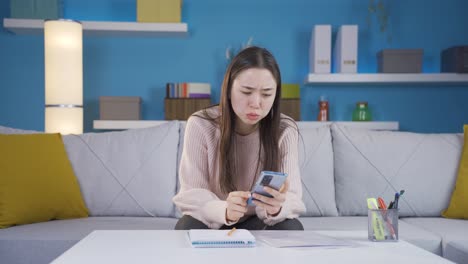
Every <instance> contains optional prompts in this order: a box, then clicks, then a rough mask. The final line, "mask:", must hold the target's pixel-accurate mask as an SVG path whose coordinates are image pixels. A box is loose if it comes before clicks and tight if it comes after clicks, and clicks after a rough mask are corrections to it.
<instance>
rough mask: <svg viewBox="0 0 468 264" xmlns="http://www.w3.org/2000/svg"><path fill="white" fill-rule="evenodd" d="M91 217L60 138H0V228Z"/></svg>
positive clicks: (51, 136)
mask: <svg viewBox="0 0 468 264" xmlns="http://www.w3.org/2000/svg"><path fill="white" fill-rule="evenodd" d="M87 216H88V209H87V208H86V205H85V203H84V201H83V198H82V196H81V191H80V186H79V184H78V181H77V179H76V177H75V174H74V172H73V168H72V166H71V164H70V161H69V160H68V156H67V153H66V151H65V146H64V144H63V141H62V136H61V135H60V134H27V135H19V134H15V135H3V134H0V228H6V227H9V226H13V225H22V224H30V223H36V222H43V221H48V220H52V219H69V218H80V217H87Z"/></svg>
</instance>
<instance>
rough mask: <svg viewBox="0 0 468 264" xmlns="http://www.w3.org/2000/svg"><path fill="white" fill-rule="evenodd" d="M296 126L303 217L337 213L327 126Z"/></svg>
mask: <svg viewBox="0 0 468 264" xmlns="http://www.w3.org/2000/svg"><path fill="white" fill-rule="evenodd" d="M298 127H299V132H300V135H299V147H298V152H299V166H300V169H301V178H302V200H303V201H304V204H305V206H306V209H307V211H306V212H305V213H304V214H303V216H337V215H338V211H337V209H336V203H335V183H334V178H333V150H332V144H331V134H330V126H329V125H325V124H324V125H322V126H319V127H316V124H314V123H312V122H300V123H298Z"/></svg>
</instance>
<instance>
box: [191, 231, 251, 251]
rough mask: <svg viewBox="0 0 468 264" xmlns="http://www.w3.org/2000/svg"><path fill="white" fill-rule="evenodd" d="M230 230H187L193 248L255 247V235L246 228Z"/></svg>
mask: <svg viewBox="0 0 468 264" xmlns="http://www.w3.org/2000/svg"><path fill="white" fill-rule="evenodd" d="M229 232H230V230H213V229H191V230H189V232H188V237H189V241H190V244H191V245H192V247H194V248H231V247H255V237H254V236H253V235H252V233H250V231H248V230H247V229H236V230H235V232H232V234H231V235H229V234H228V233H229Z"/></svg>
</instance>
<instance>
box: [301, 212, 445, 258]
mask: <svg viewBox="0 0 468 264" xmlns="http://www.w3.org/2000/svg"><path fill="white" fill-rule="evenodd" d="M299 220H300V221H301V223H302V225H303V226H304V229H305V230H338V231H343V230H344V231H356V230H362V231H364V232H367V216H339V217H301V218H299ZM398 234H399V239H402V240H405V241H407V242H410V243H411V244H413V245H416V246H418V247H420V248H423V249H425V250H428V251H430V252H432V253H434V254H437V255H439V256H440V255H442V248H441V237H440V236H439V235H436V234H434V233H432V232H429V231H426V230H425V229H423V228H420V227H417V226H415V225H412V224H409V223H406V222H403V221H399V222H398Z"/></svg>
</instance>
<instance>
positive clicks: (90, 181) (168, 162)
mask: <svg viewBox="0 0 468 264" xmlns="http://www.w3.org/2000/svg"><path fill="white" fill-rule="evenodd" d="M178 140H179V123H178V122H177V121H172V122H168V123H165V124H162V125H159V126H156V127H150V128H142V129H133V130H126V131H121V132H106V133H85V134H82V135H68V136H65V137H64V142H65V146H66V148H67V152H68V156H69V158H70V161H71V163H72V166H73V168H74V170H75V173H76V175H77V177H78V179H79V182H80V185H81V190H82V192H83V195H84V198H85V201H86V204H87V206H88V208H89V210H90V214H91V215H93V216H163V217H165V216H174V213H175V212H174V205H173V203H172V197H173V196H174V195H175V191H176V163H177V146H178Z"/></svg>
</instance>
